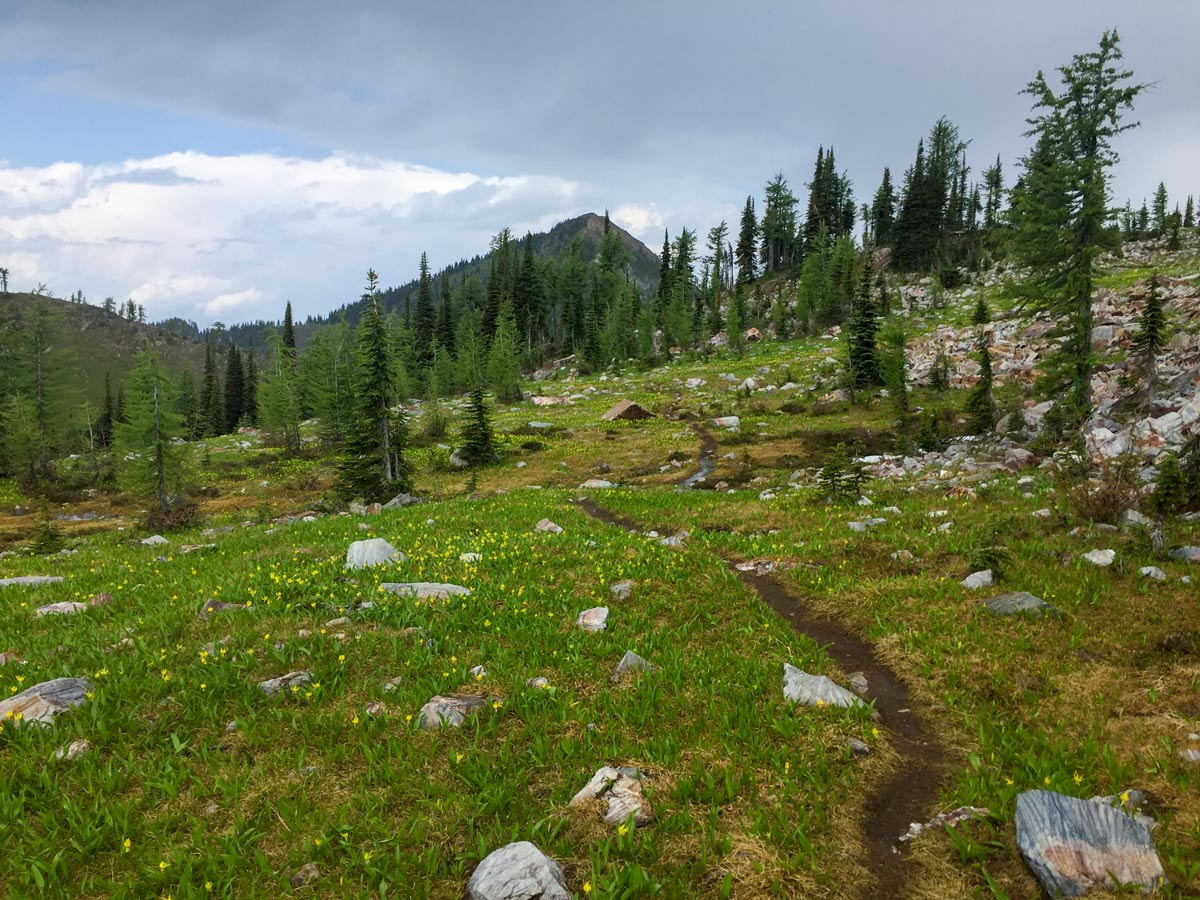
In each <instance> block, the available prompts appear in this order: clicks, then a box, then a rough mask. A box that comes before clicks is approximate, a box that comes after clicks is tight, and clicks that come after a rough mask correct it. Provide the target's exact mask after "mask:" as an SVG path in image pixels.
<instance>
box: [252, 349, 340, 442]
mask: <svg viewBox="0 0 1200 900" xmlns="http://www.w3.org/2000/svg"><path fill="white" fill-rule="evenodd" d="M267 343H268V348H269V350H270V357H269V358H268V362H267V367H266V371H265V372H264V373H263V380H262V386H261V388H260V389H259V392H258V394H259V418H260V420H261V422H262V426H263V429H264V430H265V431H266V432H267V434H268V435H269V436H270V438H271V439H272V440H273V442H274V443H275V444H276V445H277V446H280V447H283V449H284V451H285V452H286V453H288V454H295V453H299V452H300V406H301V398H300V384H299V373H298V372H297V367H296V366H295V365H294V360H295V357H294V356H293V355H292V354H293V351H292V349H291V348H290V347H288V346H287V344H285V343H284V342H283V338H282V337H281V336H280V335H278V334H275V333H273V332H272V333H269V334H268V335H267ZM321 421H322V425H323V426H324V425H326V424H327V419H325V418H324V417H323V418H322V420H321Z"/></svg>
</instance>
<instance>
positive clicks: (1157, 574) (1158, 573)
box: [1138, 566, 1167, 581]
mask: <svg viewBox="0 0 1200 900" xmlns="http://www.w3.org/2000/svg"><path fill="white" fill-rule="evenodd" d="M1138 574H1139V575H1141V576H1142V577H1143V578H1149V579H1150V580H1151V581H1166V580H1167V573H1166V572H1164V571H1163V570H1162V569H1160V568H1159V567H1158V566H1142V567H1141V568H1140V569H1138Z"/></svg>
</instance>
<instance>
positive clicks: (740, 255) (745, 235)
mask: <svg viewBox="0 0 1200 900" xmlns="http://www.w3.org/2000/svg"><path fill="white" fill-rule="evenodd" d="M667 246H669V245H666V244H664V247H667ZM734 255H735V256H736V258H737V267H738V281H739V282H741V283H743V284H744V283H745V282H747V281H753V280H754V279H755V278H757V277H758V220H757V219H756V218H755V216H754V198H753V197H747V198H746V206H745V208H744V209H743V210H742V222H741V227H740V228H739V229H738V242H737V249H736V250H734Z"/></svg>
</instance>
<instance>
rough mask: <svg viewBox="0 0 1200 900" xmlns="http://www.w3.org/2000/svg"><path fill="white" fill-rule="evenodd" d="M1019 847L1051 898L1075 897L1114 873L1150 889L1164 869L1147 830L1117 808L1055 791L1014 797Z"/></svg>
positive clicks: (1102, 883)
mask: <svg viewBox="0 0 1200 900" xmlns="http://www.w3.org/2000/svg"><path fill="white" fill-rule="evenodd" d="M1016 826H1017V846H1018V847H1019V848H1020V850H1021V855H1022V856H1023V857H1025V862H1026V863H1027V864H1028V865H1029V868H1030V869H1031V870H1032V871H1033V874H1034V875H1035V876H1037V879H1038V881H1040V882H1041V884H1042V887H1043V888H1045V889H1046V892H1047V893H1048V894H1049V895H1050V896H1051V897H1079V896H1082V895H1083V894H1085V893H1087V892H1088V891H1089V890H1091V888H1093V887H1097V886H1109V885H1111V884H1112V882H1113V879H1114V878H1115V879H1116V880H1117V881H1118V882H1119V883H1121V884H1124V885H1140V886H1141V887H1143V888H1154V887H1157V886H1159V885H1161V884H1162V883H1163V880H1164V878H1165V874H1164V872H1163V867H1162V863H1161V862H1160V861H1159V859H1158V854H1157V853H1156V852H1155V850H1154V842H1153V840H1151V838H1150V832H1149V831H1147V830H1146V828H1145V826H1143V825H1140V824H1139V823H1137V822H1135V821H1134V820H1133V819H1132V818H1130V817H1129V816H1128V815H1126V814H1125V813H1123V812H1121V811H1120V810H1117V809H1113V808H1112V807H1111V806H1107V805H1105V804H1102V803H1093V802H1090V801H1087V800H1080V799H1078V798H1076V797H1067V796H1065V795H1063V794H1056V793H1054V792H1053V791H1037V790H1035V791H1026V792H1025V793H1023V794H1020V795H1018V796H1017V812H1016Z"/></svg>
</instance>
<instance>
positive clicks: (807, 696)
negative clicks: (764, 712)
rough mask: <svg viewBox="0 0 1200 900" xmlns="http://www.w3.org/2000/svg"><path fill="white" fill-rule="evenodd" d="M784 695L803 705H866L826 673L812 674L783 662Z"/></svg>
mask: <svg viewBox="0 0 1200 900" xmlns="http://www.w3.org/2000/svg"><path fill="white" fill-rule="evenodd" d="M783 696H784V697H785V698H786V699H787V700H790V701H791V702H792V703H799V704H801V705H802V706H817V707H823V706H840V707H848V706H865V705H866V704H864V703H863V702H862V700H860V699H859V698H858V697H856V696H854V694H852V693H850V692H849V691H848V690H846V689H845V688H844V687H841V686H840V685H838V684H835V683H834V682H833V681H831V680H830V679H828V678H826V677H825V676H824V675H810V674H808V673H807V672H803V671H801V670H800V669H797V668H796V667H795V666H793V665H791V664H790V663H784V664H783Z"/></svg>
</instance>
